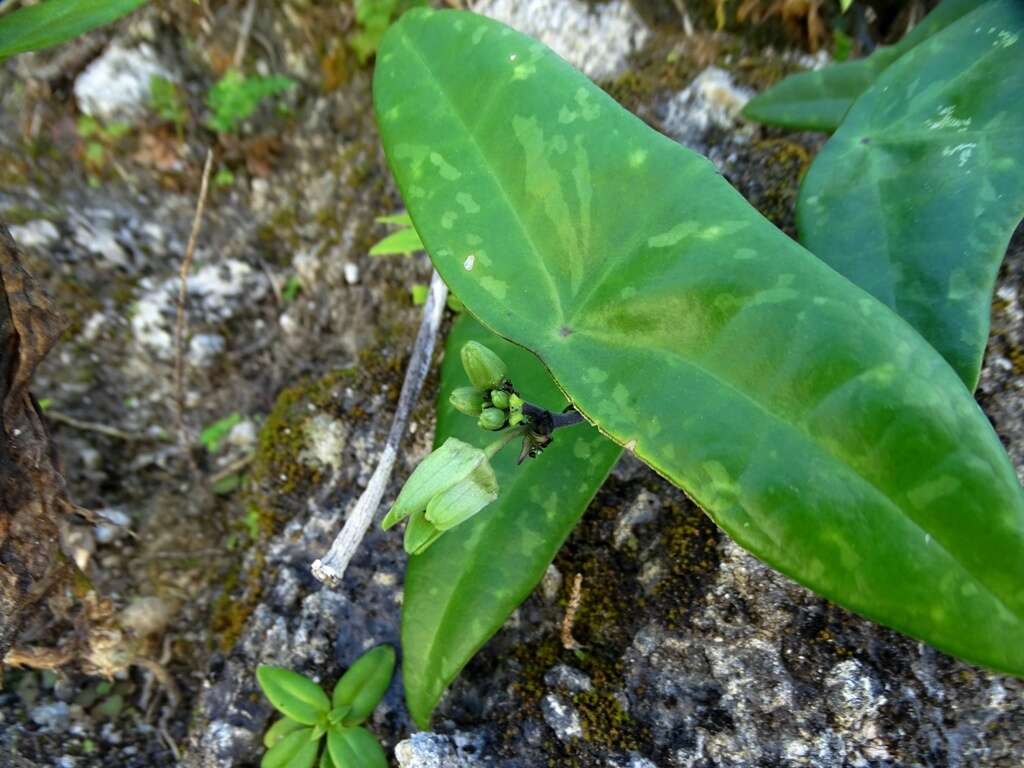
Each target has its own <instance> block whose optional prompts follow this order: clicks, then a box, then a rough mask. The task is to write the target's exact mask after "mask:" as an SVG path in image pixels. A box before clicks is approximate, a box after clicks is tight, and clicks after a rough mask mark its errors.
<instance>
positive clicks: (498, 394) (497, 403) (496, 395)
mask: <svg viewBox="0 0 1024 768" xmlns="http://www.w3.org/2000/svg"><path fill="white" fill-rule="evenodd" d="M491 403H492V404H493V405H494V407H495V408H500V409H501V410H503V411H507V410H508V392H506V391H505V390H503V389H495V390H492V391H491Z"/></svg>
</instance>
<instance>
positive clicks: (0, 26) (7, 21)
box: [0, 0, 146, 61]
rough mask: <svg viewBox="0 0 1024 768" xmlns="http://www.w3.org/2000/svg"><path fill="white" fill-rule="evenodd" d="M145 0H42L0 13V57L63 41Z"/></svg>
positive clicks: (107, 22) (118, 16) (116, 16)
mask: <svg viewBox="0 0 1024 768" xmlns="http://www.w3.org/2000/svg"><path fill="white" fill-rule="evenodd" d="M145 1H146V0H45V2H42V3H38V4H37V5H29V6H25V7H24V8H19V9H18V10H16V11H12V12H11V13H8V14H5V15H4V16H0V61H3V60H4V59H6V58H8V57H10V56H13V55H15V54H16V53H25V52H27V51H38V50H40V49H42V48H49V47H50V46H53V45H57V44H59V43H63V42H65V41H67V40H70V39H71V38H73V37H78V35H82V34H85V33H86V32H88V31H89V30H90V29H95V28H96V27H100V26H102V25H104V24H109V23H110V22H112V21H114V20H115V19H119V18H120V17H122V16H124V15H125V14H126V13H129V12H131V11H134V10H135V9H136V8H138V7H139V6H140V5H142V4H143V3H144V2H145Z"/></svg>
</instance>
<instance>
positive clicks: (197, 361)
mask: <svg viewBox="0 0 1024 768" xmlns="http://www.w3.org/2000/svg"><path fill="white" fill-rule="evenodd" d="M225 345H226V342H225V341H224V337H223V336H221V335H220V334H219V333H197V334H196V335H195V336H193V337H192V338H191V339H189V342H188V360H189V362H190V363H191V364H192V365H194V366H195V367H196V368H206V367H207V366H209V365H210V364H212V363H213V361H214V360H216V359H217V356H218V355H219V354H220V353H221V352H223V351H224V347H225Z"/></svg>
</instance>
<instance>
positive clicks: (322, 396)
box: [251, 368, 355, 509]
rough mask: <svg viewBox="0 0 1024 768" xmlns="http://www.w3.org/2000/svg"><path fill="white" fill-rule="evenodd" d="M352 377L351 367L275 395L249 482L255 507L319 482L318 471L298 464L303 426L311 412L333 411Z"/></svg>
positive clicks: (296, 385) (261, 433)
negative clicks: (256, 496) (255, 497)
mask: <svg viewBox="0 0 1024 768" xmlns="http://www.w3.org/2000/svg"><path fill="white" fill-rule="evenodd" d="M354 375H355V374H354V371H353V370H352V369H351V368H344V369H340V370H336V371H331V372H330V373H328V374H326V375H325V376H323V377H321V378H319V379H304V380H302V381H300V382H299V383H298V384H295V385H293V386H291V387H288V388H287V389H284V390H282V392H281V393H280V394H279V395H278V396H277V400H276V401H275V402H274V407H273V408H272V409H271V411H270V413H269V414H268V415H267V419H266V421H265V422H264V424H263V427H262V429H260V433H259V437H258V440H257V447H256V455H255V458H254V459H253V468H252V475H251V479H252V482H253V485H254V486H255V487H256V488H257V489H258V491H257V495H258V497H259V498H257V499H254V500H253V501H254V502H255V504H256V506H257V507H258V508H261V509H267V508H270V507H271V506H272V504H273V502H272V499H270V498H268V497H280V496H282V495H288V494H292V493H295V492H304V491H305V490H307V489H308V488H310V487H311V486H312V485H315V484H317V483H318V482H320V481H321V480H322V478H321V473H320V471H319V470H318V469H316V468H314V467H310V466H307V465H306V464H303V463H302V462H300V461H299V458H298V457H299V454H300V453H301V452H302V450H303V448H304V447H305V440H306V436H305V430H304V428H303V425H304V424H305V421H306V419H307V418H308V417H309V415H310V413H312V412H313V411H314V410H317V409H323V410H326V411H328V412H332V411H336V410H337V403H338V401H339V400H340V395H341V393H342V391H343V390H344V387H345V386H350V385H351V384H352V381H353V379H354ZM268 502H269V503H268Z"/></svg>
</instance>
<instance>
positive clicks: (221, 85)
mask: <svg viewBox="0 0 1024 768" xmlns="http://www.w3.org/2000/svg"><path fill="white" fill-rule="evenodd" d="M294 85H295V81H294V80H292V79H291V78H289V77H285V76H284V75H273V76H271V77H261V76H259V75H257V76H254V77H246V76H245V75H243V74H242V73H241V72H239V71H238V70H237V69H229V70H228V71H227V72H225V73H224V76H223V77H222V78H221V79H220V80H218V81H217V83H216V84H215V85H214V86H213V88H211V89H210V92H209V94H207V96H206V105H207V106H208V107H209V108H210V112H211V114H210V117H209V118H208V119H207V121H206V124H207V125H208V126H210V127H211V128H212V129H213V130H215V131H217V133H234V132H235V131H236V130H238V126H239V125H240V124H241V123H242V122H243V121H245V120H247V119H248V118H249V117H251V116H252V114H253V112H255V111H256V109H257V108H258V107H259V105H260V104H261V103H262V102H263V100H264V99H268V98H270V97H271V96H276V95H278V94H280V93H283V92H284V91H287V90H288V89H289V88H291V87H292V86H294Z"/></svg>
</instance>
